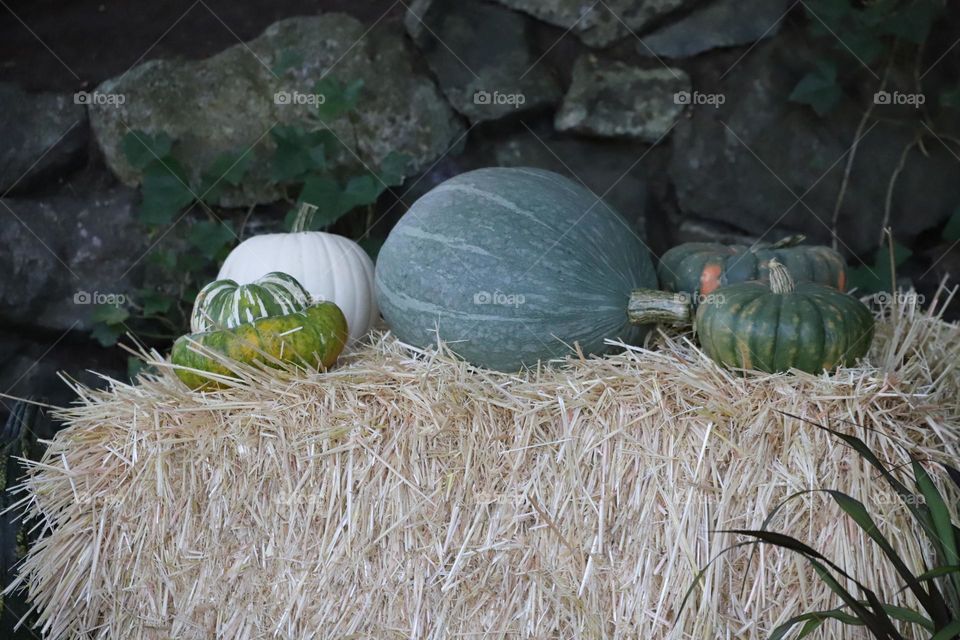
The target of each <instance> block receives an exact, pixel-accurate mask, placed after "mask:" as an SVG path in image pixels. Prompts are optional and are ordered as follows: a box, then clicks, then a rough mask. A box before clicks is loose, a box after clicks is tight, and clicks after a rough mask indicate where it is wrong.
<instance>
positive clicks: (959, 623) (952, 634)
mask: <svg viewBox="0 0 960 640" xmlns="http://www.w3.org/2000/svg"><path fill="white" fill-rule="evenodd" d="M957 634H960V620H954V621H953V622H951V623H950V624H948V625H947V626H945V627H944V628H942V629H940V631H938V632H937V634H936V635H935V636H933V637H932V638H930V640H954V638H956V637H957Z"/></svg>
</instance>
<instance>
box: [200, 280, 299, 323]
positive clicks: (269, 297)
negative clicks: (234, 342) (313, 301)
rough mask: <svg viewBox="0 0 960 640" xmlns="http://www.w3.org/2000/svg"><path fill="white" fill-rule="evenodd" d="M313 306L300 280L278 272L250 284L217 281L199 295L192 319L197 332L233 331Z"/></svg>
mask: <svg viewBox="0 0 960 640" xmlns="http://www.w3.org/2000/svg"><path fill="white" fill-rule="evenodd" d="M309 306H310V294H309V293H308V292H307V290H306V289H304V288H303V285H301V284H300V283H299V282H298V281H297V279H296V278H294V277H293V276H291V275H290V274H288V273H280V272H279V271H275V272H273V273H268V274H267V275H265V276H263V277H262V278H258V279H257V280H255V281H254V282H251V283H250V284H237V283H236V282H235V281H233V280H214V281H213V282H211V283H210V284H208V285H207V286H205V287H204V288H203V289H201V290H200V293H198V294H197V298H196V300H195V301H194V303H193V313H192V314H191V316H190V330H191V331H193V332H194V333H203V332H205V331H214V330H216V329H232V328H234V327H236V326H239V325H241V324H244V323H247V322H253V321H254V320H259V319H260V318H268V317H270V316H285V315H287V314H288V313H293V312H294V311H303V310H304V309H306V308H307V307H309Z"/></svg>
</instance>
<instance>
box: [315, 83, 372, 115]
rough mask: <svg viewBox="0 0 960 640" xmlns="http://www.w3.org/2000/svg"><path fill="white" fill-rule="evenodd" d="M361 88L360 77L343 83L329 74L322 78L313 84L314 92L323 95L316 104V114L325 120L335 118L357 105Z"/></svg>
mask: <svg viewBox="0 0 960 640" xmlns="http://www.w3.org/2000/svg"><path fill="white" fill-rule="evenodd" d="M361 89H363V80H362V79H358V80H354V81H353V82H351V83H350V84H348V85H343V84H342V83H341V82H339V81H338V80H336V79H335V78H331V77H330V76H327V77H326V78H323V79H322V80H320V81H319V82H318V83H317V84H316V85H315V86H314V93H316V94H318V95H321V96H323V98H322V101H321V102H320V103H318V104H317V116H319V117H320V119H321V120H323V121H325V122H329V121H331V120H336V119H337V118H339V117H340V116H342V115H344V114H345V113H347V112H348V111H350V110H351V109H353V108H354V107H356V106H357V103H358V102H359V100H360V91H361Z"/></svg>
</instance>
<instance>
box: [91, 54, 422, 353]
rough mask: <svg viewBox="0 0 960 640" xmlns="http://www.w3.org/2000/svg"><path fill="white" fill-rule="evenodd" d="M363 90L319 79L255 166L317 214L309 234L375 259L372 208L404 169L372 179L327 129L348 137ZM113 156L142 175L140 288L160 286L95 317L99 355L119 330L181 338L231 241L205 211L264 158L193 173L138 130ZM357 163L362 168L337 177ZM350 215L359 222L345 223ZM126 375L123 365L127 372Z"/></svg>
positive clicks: (282, 63) (359, 84) (385, 163)
mask: <svg viewBox="0 0 960 640" xmlns="http://www.w3.org/2000/svg"><path fill="white" fill-rule="evenodd" d="M302 59H303V56H302V54H301V52H298V51H295V50H286V51H283V52H282V53H281V55H280V56H279V59H278V60H277V61H276V62H275V65H274V68H273V70H274V73H276V74H277V75H278V76H279V75H282V74H284V73H285V72H286V71H287V70H289V69H291V68H293V67H296V66H297V65H299V64H300V63H301V62H302ZM362 91H363V81H362V80H356V81H353V82H350V83H346V84H344V83H341V82H339V81H338V80H336V79H334V78H331V77H326V78H324V79H322V80H321V81H320V82H318V83H317V84H316V85H315V86H314V88H313V92H314V95H316V96H318V99H317V101H316V104H315V110H314V112H313V113H312V114H310V116H309V117H308V118H307V119H306V120H305V121H304V122H302V123H298V124H283V125H277V126H275V127H274V128H273V129H272V130H271V132H270V138H271V141H272V143H273V144H272V145H271V147H272V151H271V155H270V156H269V157H267V158H264V160H265V161H266V162H267V164H268V166H269V167H270V174H269V176H270V180H271V181H272V182H273V183H274V184H275V185H276V186H277V187H278V188H279V190H280V191H282V192H283V193H285V194H287V195H286V200H287V201H288V202H289V203H290V204H291V205H293V206H292V211H296V209H297V208H298V206H299V204H300V203H302V202H309V203H312V204H315V205H316V206H317V213H316V215H315V216H314V217H313V220H312V226H311V229H314V230H318V229H326V228H329V227H330V226H331V225H334V224H337V225H338V231H339V232H341V233H345V234H346V235H349V236H353V237H356V238H358V239H359V240H360V241H361V244H362V245H363V246H364V248H365V249H366V250H367V251H370V252H372V253H373V255H375V252H376V251H377V250H378V249H379V246H380V245H381V244H382V242H383V241H382V239H378V238H369V237H368V234H369V227H370V226H371V224H372V219H373V209H372V205H373V204H374V203H376V201H377V199H378V198H379V197H380V195H381V194H383V192H384V191H386V190H387V189H388V188H389V187H395V186H399V185H400V184H402V182H403V178H404V175H405V172H406V171H405V170H406V168H407V164H408V162H409V160H408V158H407V157H406V156H404V155H402V154H398V153H390V154H389V155H387V156H386V157H385V158H384V159H383V160H382V161H381V162H380V167H379V169H378V170H377V171H373V170H372V169H370V168H368V167H366V165H363V163H362V162H360V161H359V157H360V156H361V155H362V154H361V153H360V149H359V148H357V138H356V135H354V137H353V139H352V140H350V141H349V143H350V144H352V147H351V146H348V142H347V141H343V140H341V139H340V138H339V137H338V136H337V135H336V134H335V133H334V132H333V131H332V130H330V129H329V128H328V125H330V124H332V123H333V122H334V121H336V120H338V119H340V118H347V119H348V120H349V122H350V123H351V124H352V126H353V130H354V132H355V131H356V128H357V127H358V126H359V124H360V121H359V117H358V116H357V108H358V106H359V104H360V99H361V96H362ZM122 148H123V151H124V154H125V156H126V159H127V162H129V163H130V165H131V166H132V167H133V168H134V169H136V170H138V171H140V172H141V173H142V175H143V180H142V183H141V190H142V195H143V199H142V202H141V205H140V209H139V211H138V214H137V215H138V217H139V220H140V221H141V222H142V223H143V225H144V226H145V228H146V232H147V235H148V237H149V239H150V242H151V243H152V244H154V243H155V246H153V247H152V248H151V250H150V252H149V253H148V254H147V256H146V258H145V259H144V263H145V265H146V268H147V281H148V282H151V283H159V285H158V286H153V287H146V288H144V289H141V290H139V291H137V292H136V296H135V299H134V300H133V301H132V302H130V303H129V304H128V305H127V306H126V307H117V306H112V307H110V308H108V309H99V308H98V309H97V310H96V311H95V314H94V318H93V319H94V321H95V325H94V328H93V331H92V334H93V337H94V338H96V339H97V340H98V341H99V342H100V343H101V344H102V345H104V346H110V345H113V344H115V343H116V341H117V340H118V339H119V338H120V337H121V336H122V335H124V334H125V333H127V332H128V331H129V332H131V333H133V334H135V335H136V336H137V337H138V338H141V339H154V340H161V341H168V340H170V339H172V338H175V337H176V336H178V335H180V334H182V333H184V332H185V331H187V329H188V327H189V317H190V310H191V308H192V305H193V299H194V297H195V296H196V293H197V291H199V289H200V288H201V287H202V286H203V285H204V284H206V283H207V282H208V281H209V280H210V279H211V278H213V277H214V276H215V275H216V272H217V267H218V265H219V264H220V263H221V262H222V260H223V259H224V258H225V257H226V255H227V253H228V252H229V250H230V249H231V248H232V247H233V245H234V244H235V243H236V242H237V240H238V235H239V233H240V231H238V229H237V228H236V226H235V224H234V221H233V220H231V219H229V215H228V214H227V213H226V212H223V211H220V212H217V211H215V210H214V209H213V208H212V207H214V206H215V205H216V203H217V202H218V201H219V200H220V197H221V196H222V194H223V192H224V190H225V189H228V188H236V187H239V186H241V185H242V183H243V181H244V179H245V177H246V176H247V174H248V172H249V171H250V168H251V166H252V163H253V161H254V159H255V158H256V156H257V154H258V153H264V152H265V151H264V149H237V150H235V151H234V152H232V153H223V154H220V155H219V156H217V157H216V158H215V159H214V160H213V161H212V162H211V163H210V164H209V165H208V166H205V167H196V166H194V165H193V164H191V163H190V162H189V161H188V159H186V158H184V157H181V156H180V155H178V148H177V141H176V140H174V139H173V138H172V137H171V136H170V135H168V134H167V133H165V132H157V133H153V134H151V133H148V132H145V131H129V132H128V133H127V135H126V136H125V137H124V139H123V141H122ZM344 154H346V155H344ZM341 160H346V161H348V162H341ZM354 160H356V162H354ZM357 164H361V165H363V166H362V168H361V169H359V170H358V169H343V168H341V167H343V166H356V165H357ZM197 175H199V177H197ZM353 212H356V213H357V214H360V215H348V214H351V213H353ZM291 219H292V218H291ZM134 368H135V367H134V365H131V372H133V371H134ZM137 370H139V369H137Z"/></svg>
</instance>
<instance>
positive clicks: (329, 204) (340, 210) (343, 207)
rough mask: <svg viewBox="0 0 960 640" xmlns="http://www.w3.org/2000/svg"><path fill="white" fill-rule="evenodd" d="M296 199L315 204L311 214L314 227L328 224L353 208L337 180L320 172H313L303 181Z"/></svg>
mask: <svg viewBox="0 0 960 640" xmlns="http://www.w3.org/2000/svg"><path fill="white" fill-rule="evenodd" d="M298 201H299V202H309V203H311V204H315V205H317V212H316V213H315V214H314V216H313V227H314V229H321V228H323V227H328V226H330V225H331V224H333V223H334V222H336V221H337V220H339V219H340V218H341V217H343V214H345V213H347V212H348V211H350V209H352V208H353V205H351V204H350V203H349V202H348V200H347V199H346V198H345V197H344V194H343V193H342V191H341V189H340V185H339V184H338V183H337V181H336V180H334V179H333V178H332V177H331V176H328V175H321V174H313V175H311V176H309V177H308V178H307V179H306V180H305V181H304V183H303V189H301V190H300V197H299V198H298Z"/></svg>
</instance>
